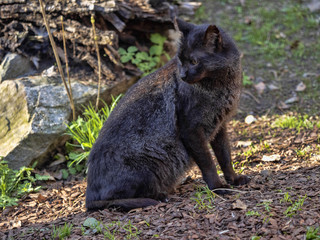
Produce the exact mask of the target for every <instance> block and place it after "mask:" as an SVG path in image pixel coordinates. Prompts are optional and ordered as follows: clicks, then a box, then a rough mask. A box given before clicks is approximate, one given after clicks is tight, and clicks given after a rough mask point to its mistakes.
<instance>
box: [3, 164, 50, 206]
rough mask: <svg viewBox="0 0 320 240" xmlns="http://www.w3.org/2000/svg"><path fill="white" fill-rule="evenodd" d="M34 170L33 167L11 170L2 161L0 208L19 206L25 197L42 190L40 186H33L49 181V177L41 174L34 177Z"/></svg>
mask: <svg viewBox="0 0 320 240" xmlns="http://www.w3.org/2000/svg"><path fill="white" fill-rule="evenodd" d="M32 170H33V168H32V167H21V168H20V170H13V169H10V168H9V167H8V164H7V162H6V161H3V160H1V159H0V191H1V198H0V208H3V209H4V208H5V207H8V206H14V205H17V202H18V200H19V198H21V197H22V196H23V195H25V194H27V193H30V192H34V191H37V190H39V189H40V186H38V187H33V184H34V183H35V182H36V181H37V180H47V179H48V177H47V176H40V175H39V174H37V175H36V176H35V177H33V176H32V175H31V173H32Z"/></svg>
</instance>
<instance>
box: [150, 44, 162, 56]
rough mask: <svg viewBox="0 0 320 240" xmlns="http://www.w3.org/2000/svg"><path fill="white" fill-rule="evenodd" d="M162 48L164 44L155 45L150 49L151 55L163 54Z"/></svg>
mask: <svg viewBox="0 0 320 240" xmlns="http://www.w3.org/2000/svg"><path fill="white" fill-rule="evenodd" d="M162 50H163V48H162V46H158V45H153V46H152V47H151V48H150V50H149V53H150V56H154V55H156V56H160V55H161V54H162Z"/></svg>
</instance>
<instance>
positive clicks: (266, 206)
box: [257, 200, 271, 212]
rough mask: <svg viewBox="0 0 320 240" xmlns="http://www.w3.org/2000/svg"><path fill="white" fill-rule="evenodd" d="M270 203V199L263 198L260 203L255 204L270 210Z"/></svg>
mask: <svg viewBox="0 0 320 240" xmlns="http://www.w3.org/2000/svg"><path fill="white" fill-rule="evenodd" d="M270 204H271V201H268V200H263V201H262V203H259V204H258V205H257V206H264V209H265V210H266V211H267V212H270V210H271V208H270Z"/></svg>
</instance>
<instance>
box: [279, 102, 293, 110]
mask: <svg viewBox="0 0 320 240" xmlns="http://www.w3.org/2000/svg"><path fill="white" fill-rule="evenodd" d="M277 107H278V108H279V109H283V110H284V109H288V108H290V106H289V105H287V104H285V103H284V102H282V101H280V102H279V103H278V104H277Z"/></svg>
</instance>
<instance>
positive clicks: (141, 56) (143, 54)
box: [136, 52, 149, 60]
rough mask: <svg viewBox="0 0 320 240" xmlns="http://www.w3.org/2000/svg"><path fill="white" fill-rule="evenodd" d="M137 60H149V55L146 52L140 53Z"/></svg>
mask: <svg viewBox="0 0 320 240" xmlns="http://www.w3.org/2000/svg"><path fill="white" fill-rule="evenodd" d="M136 59H140V60H148V59H149V55H148V53H146V52H138V53H137V54H136Z"/></svg>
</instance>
